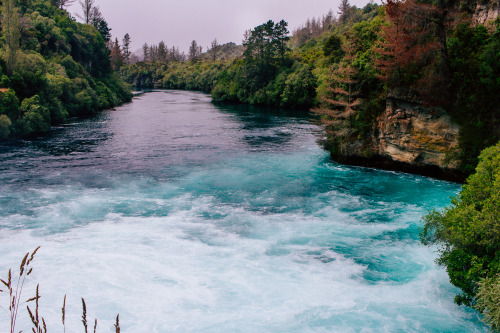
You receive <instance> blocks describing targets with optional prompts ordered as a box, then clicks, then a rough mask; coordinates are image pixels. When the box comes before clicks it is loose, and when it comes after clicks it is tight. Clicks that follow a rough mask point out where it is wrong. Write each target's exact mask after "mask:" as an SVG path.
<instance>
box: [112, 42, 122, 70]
mask: <svg viewBox="0 0 500 333" xmlns="http://www.w3.org/2000/svg"><path fill="white" fill-rule="evenodd" d="M109 57H110V60H111V66H113V69H114V70H119V69H120V67H121V66H122V65H123V54H122V51H121V48H120V44H118V38H115V41H114V42H113V45H112V48H111V54H110V56H109Z"/></svg>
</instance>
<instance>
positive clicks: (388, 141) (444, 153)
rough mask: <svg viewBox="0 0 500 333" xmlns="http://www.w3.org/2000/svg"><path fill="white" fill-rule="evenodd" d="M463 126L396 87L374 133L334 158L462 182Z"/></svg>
mask: <svg viewBox="0 0 500 333" xmlns="http://www.w3.org/2000/svg"><path fill="white" fill-rule="evenodd" d="M458 138H459V127H458V125H456V124H455V123H454V122H453V121H452V119H451V118H450V116H449V115H447V114H446V113H445V112H444V110H442V109H439V108H426V107H424V106H423V103H422V102H421V101H419V99H418V98H417V97H416V96H415V94H412V93H411V92H409V91H407V90H393V91H391V92H390V93H389V94H388V96H387V102H386V108H385V111H384V112H383V113H382V114H381V115H380V116H379V117H378V118H377V120H376V122H375V125H374V129H373V133H372V135H371V137H370V138H368V139H367V140H365V141H364V142H362V141H359V140H352V141H350V143H348V144H347V146H345V147H343V149H341V150H340V151H339V153H338V154H336V155H334V156H333V158H334V159H335V160H337V161H339V162H342V163H347V164H354V165H362V166H373V167H377V168H383V169H391V170H400V171H405V172H411V173H418V174H423V175H428V176H432V177H436V178H442V179H449V180H456V181H462V180H463V179H464V177H465V176H464V175H463V174H462V173H461V172H460V171H459V170H458V160H457V159H456V156H457V155H458V152H459V150H458Z"/></svg>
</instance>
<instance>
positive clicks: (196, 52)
mask: <svg viewBox="0 0 500 333" xmlns="http://www.w3.org/2000/svg"><path fill="white" fill-rule="evenodd" d="M202 50H203V48H202V46H201V45H198V43H197V42H196V41H195V40H193V41H192V42H191V46H190V47H189V60H192V61H193V60H196V59H198V57H199V56H200V55H201V52H202Z"/></svg>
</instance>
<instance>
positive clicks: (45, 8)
mask: <svg viewBox="0 0 500 333" xmlns="http://www.w3.org/2000/svg"><path fill="white" fill-rule="evenodd" d="M69 3H71V1H68V0H50V1H49V0H33V1H19V3H18V2H16V1H15V0H4V1H3V3H2V7H1V11H2V13H1V14H2V20H1V24H2V34H1V39H0V41H1V48H0V70H1V79H0V139H5V138H9V137H32V136H36V135H40V134H43V133H46V132H48V131H49V130H50V126H51V125H53V124H58V123H63V122H65V121H66V120H67V119H68V117H73V116H83V115H90V114H93V113H95V112H96V111H97V110H100V109H106V108H110V107H113V106H115V105H118V104H120V103H123V102H125V101H129V100H130V99H131V93H130V88H129V87H128V86H127V85H126V84H125V83H124V82H123V81H122V80H120V79H119V78H118V77H117V76H116V75H115V74H114V72H113V70H112V67H111V62H110V58H109V55H110V51H109V49H108V48H107V47H106V39H109V37H110V35H109V31H110V29H109V28H108V27H107V23H106V21H105V20H104V19H103V17H102V15H101V13H100V11H99V8H98V7H97V6H95V5H94V1H92V0H85V1H83V2H82V6H84V5H87V7H86V9H85V8H84V10H83V16H82V17H83V20H84V22H86V23H87V24H80V23H77V22H76V21H75V19H74V18H72V17H71V16H70V15H69V14H68V12H67V11H66V10H64V7H65V6H66V5H68V4H69Z"/></svg>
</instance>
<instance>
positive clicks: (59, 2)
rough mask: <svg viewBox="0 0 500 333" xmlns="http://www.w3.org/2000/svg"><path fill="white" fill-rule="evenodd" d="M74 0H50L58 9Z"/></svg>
mask: <svg viewBox="0 0 500 333" xmlns="http://www.w3.org/2000/svg"><path fill="white" fill-rule="evenodd" d="M74 2H75V0H52V4H53V5H54V6H56V7H57V8H59V9H64V7H67V6H69V5H71V4H72V3H74Z"/></svg>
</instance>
